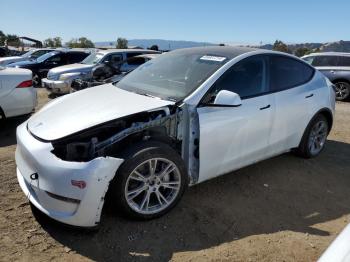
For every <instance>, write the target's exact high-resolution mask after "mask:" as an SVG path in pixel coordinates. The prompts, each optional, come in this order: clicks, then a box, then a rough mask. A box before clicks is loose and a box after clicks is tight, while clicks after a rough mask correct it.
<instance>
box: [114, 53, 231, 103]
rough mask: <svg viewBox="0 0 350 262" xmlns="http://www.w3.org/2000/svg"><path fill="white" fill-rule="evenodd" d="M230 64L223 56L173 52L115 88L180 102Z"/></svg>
mask: <svg viewBox="0 0 350 262" xmlns="http://www.w3.org/2000/svg"><path fill="white" fill-rule="evenodd" d="M228 60H229V59H227V58H226V57H221V56H213V55H203V54H195V53H190V54H188V53H183V52H170V53H167V54H162V55H160V56H159V57H157V58H155V59H153V60H150V61H148V62H146V63H145V64H143V65H141V66H140V67H138V68H137V69H135V70H134V71H133V72H131V73H130V74H128V75H127V76H126V77H125V78H123V79H122V80H121V81H120V82H118V83H116V84H115V85H116V86H117V87H119V88H121V89H124V90H127V91H131V92H135V93H139V94H145V95H151V96H156V97H160V98H162V99H166V100H174V101H178V100H181V99H183V98H185V97H187V96H188V95H189V94H190V93H192V92H193V91H194V90H195V89H196V88H198V87H199V86H200V85H201V84H202V83H203V82H204V81H205V80H206V79H208V78H209V77H210V76H211V75H212V74H213V73H214V72H215V71H216V70H218V69H219V68H220V67H221V66H222V65H223V64H225V63H226V62H227V61H228Z"/></svg>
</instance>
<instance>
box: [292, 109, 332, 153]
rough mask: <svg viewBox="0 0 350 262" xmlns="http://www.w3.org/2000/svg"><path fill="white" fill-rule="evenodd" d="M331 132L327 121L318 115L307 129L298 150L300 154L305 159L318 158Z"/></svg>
mask: <svg viewBox="0 0 350 262" xmlns="http://www.w3.org/2000/svg"><path fill="white" fill-rule="evenodd" d="M328 132H329V125H328V121H327V119H326V118H325V117H324V116H323V115H317V116H316V117H314V118H313V120H311V122H310V124H309V125H308V127H307V128H306V130H305V132H304V135H303V138H302V140H301V142H300V145H299V148H298V151H297V152H298V154H299V155H300V156H302V157H305V158H311V157H315V156H317V155H318V154H319V153H321V151H322V150H323V148H324V145H325V143H326V140H327V135H328Z"/></svg>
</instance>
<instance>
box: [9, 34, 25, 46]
mask: <svg viewBox="0 0 350 262" xmlns="http://www.w3.org/2000/svg"><path fill="white" fill-rule="evenodd" d="M6 40H7V44H8V45H12V46H16V47H19V46H20V45H21V41H20V40H19V37H18V36H17V35H11V34H8V35H6Z"/></svg>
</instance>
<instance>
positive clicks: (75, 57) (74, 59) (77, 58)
mask: <svg viewBox="0 0 350 262" xmlns="http://www.w3.org/2000/svg"><path fill="white" fill-rule="evenodd" d="M88 55H89V54H88V53H84V52H81V53H80V52H74V53H68V60H69V62H70V63H79V62H81V61H83V60H84V59H85V58H86V57H87V56H88Z"/></svg>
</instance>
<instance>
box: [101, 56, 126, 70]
mask: <svg viewBox="0 0 350 262" xmlns="http://www.w3.org/2000/svg"><path fill="white" fill-rule="evenodd" d="M122 60H123V56H122V55H121V54H112V55H109V56H107V57H106V58H105V59H104V62H105V63H108V64H110V65H112V66H114V67H119V66H120V62H121V61H122Z"/></svg>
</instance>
